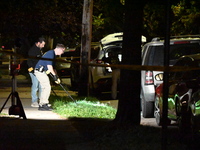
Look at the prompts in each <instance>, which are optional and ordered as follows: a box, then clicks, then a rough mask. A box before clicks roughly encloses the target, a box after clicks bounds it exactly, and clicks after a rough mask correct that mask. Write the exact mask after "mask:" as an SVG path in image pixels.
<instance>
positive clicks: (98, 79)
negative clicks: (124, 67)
mask: <svg viewBox="0 0 200 150" xmlns="http://www.w3.org/2000/svg"><path fill="white" fill-rule="evenodd" d="M109 52H112V54H113V55H115V56H118V58H119V61H121V59H122V47H121V46H116V45H107V46H104V47H103V48H102V49H101V50H100V51H99V54H98V55H97V57H96V58H95V59H94V60H92V61H91V63H92V64H106V63H105V62H103V61H102V58H103V57H104V56H105V57H108V53H109ZM90 75H91V89H92V90H93V92H95V93H101V92H108V91H111V86H112V69H111V68H110V67H100V66H91V67H90Z"/></svg>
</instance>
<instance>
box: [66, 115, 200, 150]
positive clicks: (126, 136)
mask: <svg viewBox="0 0 200 150" xmlns="http://www.w3.org/2000/svg"><path fill="white" fill-rule="evenodd" d="M69 120H70V121H72V125H73V126H74V127H75V128H76V129H77V130H78V132H79V133H80V134H81V135H82V136H84V137H85V138H86V139H87V140H91V141H93V142H94V143H95V145H96V146H95V147H98V148H99V149H103V150H122V149H123V150H161V149H162V146H163V143H162V138H163V136H162V128H158V127H152V126H147V125H145V126H144V125H140V126H129V127H128V126H123V127H122V126H119V125H117V124H116V122H114V121H113V120H108V119H96V118H69ZM199 140H200V135H199V133H196V134H194V135H193V134H190V133H188V134H180V133H179V131H178V128H177V127H176V126H169V127H168V130H167V142H166V143H165V144H166V145H165V146H166V147H167V149H170V150H197V149H199V146H198V144H197V143H198V141H199Z"/></svg>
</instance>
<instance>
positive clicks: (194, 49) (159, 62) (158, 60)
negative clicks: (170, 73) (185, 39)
mask: <svg viewBox="0 0 200 150" xmlns="http://www.w3.org/2000/svg"><path fill="white" fill-rule="evenodd" d="M197 53H200V45H199V43H187V44H174V45H170V52H169V57H170V61H169V64H170V65H174V63H175V62H176V60H177V59H178V58H180V57H181V56H183V55H190V54H197ZM145 65H150V66H163V65H164V46H163V45H160V46H150V47H149V51H148V53H147V58H146V60H145Z"/></svg>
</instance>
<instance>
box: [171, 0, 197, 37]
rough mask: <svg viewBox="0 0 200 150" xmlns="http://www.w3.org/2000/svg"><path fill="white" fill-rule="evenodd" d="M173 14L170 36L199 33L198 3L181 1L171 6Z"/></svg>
mask: <svg viewBox="0 0 200 150" xmlns="http://www.w3.org/2000/svg"><path fill="white" fill-rule="evenodd" d="M172 11H173V14H174V18H173V23H172V28H171V34H172V35H183V34H199V31H200V28H199V26H200V1H194V0H193V1H186V0H181V1H180V2H179V3H177V4H176V5H172Z"/></svg>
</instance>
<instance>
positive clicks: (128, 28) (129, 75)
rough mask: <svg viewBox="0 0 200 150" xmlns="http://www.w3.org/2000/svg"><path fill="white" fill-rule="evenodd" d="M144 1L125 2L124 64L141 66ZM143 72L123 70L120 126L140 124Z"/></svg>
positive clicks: (119, 111)
mask: <svg viewBox="0 0 200 150" xmlns="http://www.w3.org/2000/svg"><path fill="white" fill-rule="evenodd" d="M144 3H145V2H144V1H143V2H142V0H134V1H133V0H126V1H125V23H124V35H123V51H122V64H125V65H141V36H142V27H143V5H144ZM140 86H141V71H137V70H123V69H122V70H121V77H120V92H119V103H118V110H117V114H116V118H115V120H114V121H117V122H118V123H120V124H131V125H139V124H140V119H141V118H140V116H141V115H140V112H141V105H140Z"/></svg>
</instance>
